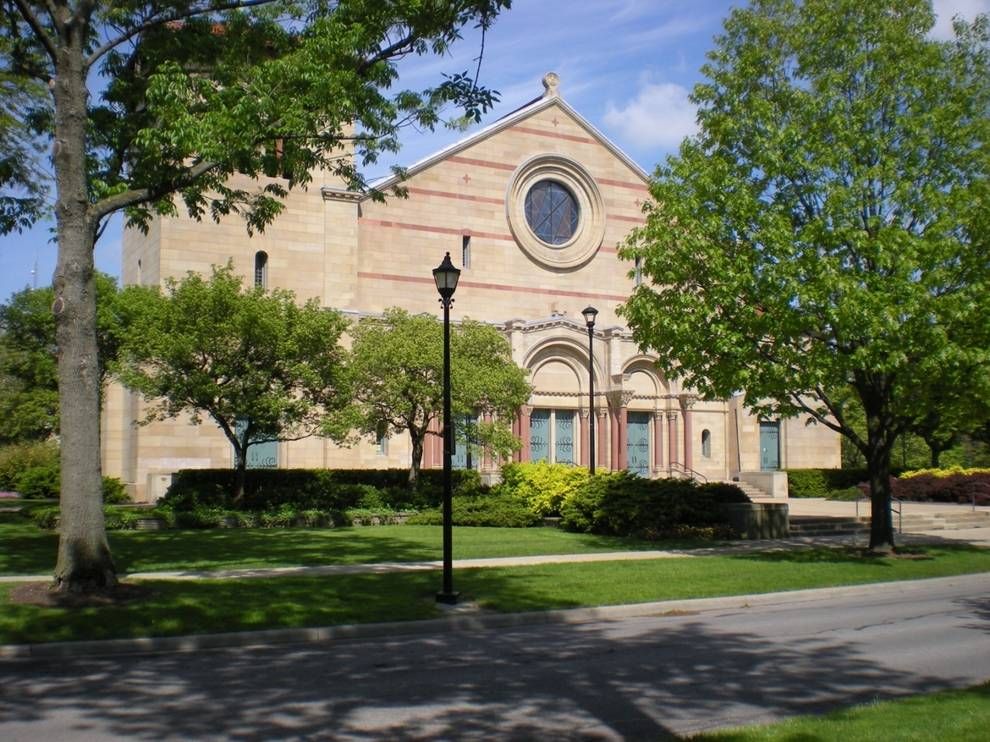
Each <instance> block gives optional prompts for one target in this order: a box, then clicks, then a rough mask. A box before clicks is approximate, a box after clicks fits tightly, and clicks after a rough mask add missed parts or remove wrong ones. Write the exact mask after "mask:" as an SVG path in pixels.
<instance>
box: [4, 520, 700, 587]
mask: <svg viewBox="0 0 990 742" xmlns="http://www.w3.org/2000/svg"><path fill="white" fill-rule="evenodd" d="M0 515H5V516H7V517H6V518H3V519H0V575H13V574H39V575H40V574H49V573H51V572H52V571H53V569H54V567H55V554H56V548H57V543H58V536H57V535H55V534H54V533H52V532H49V531H42V530H40V529H38V528H37V527H35V526H34V525H33V524H32V523H29V522H25V521H24V520H23V519H20V518H15V517H11V516H10V514H0ZM109 539H110V549H111V551H112V552H113V557H114V561H115V562H116V564H117V569H118V570H120V571H121V572H153V571H160V570H182V569H196V570H204V569H205V570H211V569H232V568H252V569H253V568H258V567H290V566H297V565H318V564H364V563H368V562H410V561H427V560H436V559H441V558H442V556H443V555H442V540H441V529H440V528H439V527H437V526H374V527H368V528H313V529H308V528H291V529H282V528H270V529H265V528H243V529H241V528H229V529H228V528H221V529H212V530H202V531H113V532H111V533H110V534H109ZM453 543H454V558H455V559H472V558H477V557H503V556H531V555H536V554H582V553H590V552H605V551H629V550H643V549H657V548H674V547H691V546H698V545H704V546H711V543H710V542H703V543H699V542H663V543H657V542H654V541H638V540H635V539H623V538H612V537H608V536H590V535H587V534H579V533H567V532H565V531H560V530H557V529H555V528H455V529H454V536H453Z"/></svg>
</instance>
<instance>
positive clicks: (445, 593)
mask: <svg viewBox="0 0 990 742" xmlns="http://www.w3.org/2000/svg"><path fill="white" fill-rule="evenodd" d="M460 275H461V272H460V271H459V270H458V269H457V268H455V267H454V264H453V263H451V262H450V253H447V254H446V255H445V256H444V258H443V262H442V263H440V265H438V266H437V267H436V268H434V269H433V280H434V281H436V284H437V291H439V292H440V304H441V305H442V306H443V590H441V591H440V592H439V593H437V602H438V603H450V604H453V603H456V602H457V593H455V592H454V557H453V546H452V544H451V540H452V536H453V529H452V527H451V520H452V515H451V502H450V501H451V486H450V456H451V452H452V451H453V449H454V446H453V443H454V441H453V435H454V429H453V426H451V424H450V305H451V304H453V303H454V291H455V290H456V289H457V279H458V278H459V277H460Z"/></svg>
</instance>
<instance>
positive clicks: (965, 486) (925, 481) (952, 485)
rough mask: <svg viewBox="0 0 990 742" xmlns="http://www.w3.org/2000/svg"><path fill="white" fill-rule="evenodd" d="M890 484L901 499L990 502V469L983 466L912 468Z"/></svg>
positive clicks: (896, 495) (980, 503) (985, 503)
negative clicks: (946, 468)
mask: <svg viewBox="0 0 990 742" xmlns="http://www.w3.org/2000/svg"><path fill="white" fill-rule="evenodd" d="M970 472H971V473H970ZM891 485H892V490H893V495H894V496H895V497H900V498H901V499H902V500H912V501H915V502H952V503H969V502H973V501H974V500H975V501H976V503H977V504H978V505H987V504H990V471H988V470H986V469H983V470H980V469H975V470H973V469H971V470H965V469H957V470H949V471H948V472H941V471H938V470H935V471H932V470H927V471H917V472H911V473H910V476H904V475H901V477H900V478H898V479H895V480H893V482H892V483H891Z"/></svg>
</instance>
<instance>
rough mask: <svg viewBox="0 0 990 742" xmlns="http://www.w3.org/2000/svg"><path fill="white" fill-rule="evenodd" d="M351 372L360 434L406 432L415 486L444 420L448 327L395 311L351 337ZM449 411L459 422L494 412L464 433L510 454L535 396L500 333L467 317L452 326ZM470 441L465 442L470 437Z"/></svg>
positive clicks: (361, 325) (367, 322)
mask: <svg viewBox="0 0 990 742" xmlns="http://www.w3.org/2000/svg"><path fill="white" fill-rule="evenodd" d="M351 334H352V336H353V345H352V348H351V356H352V357H351V372H352V380H353V381H352V383H353V389H354V401H355V405H356V409H357V414H358V420H357V423H356V426H357V428H358V430H359V431H360V432H361V433H363V434H366V435H381V434H382V433H384V434H386V435H389V434H396V433H403V432H407V433H408V434H409V439H410V442H411V444H412V461H411V462H410V467H409V484H410V486H415V484H416V481H417V479H418V477H419V470H420V466H421V464H422V461H423V444H424V442H425V440H426V436H427V435H429V434H434V435H438V433H434V432H432V431H431V430H430V428H431V426H432V424H433V423H434V422H435V421H438V420H441V419H442V417H443V325H442V323H440V322H439V321H438V320H437V319H436V318H435V317H431V316H430V315H426V314H418V315H412V314H409V313H408V312H406V311H404V310H402V309H397V308H392V309H388V310H386V311H385V313H384V316H383V317H381V318H368V319H365V320H363V321H361V322H360V323H358V325H357V326H355V327H354V328H353V330H352V332H351ZM450 376H451V382H450V386H451V412H452V416H453V417H454V418H455V419H457V418H461V419H463V418H464V417H468V416H470V417H471V418H475V417H476V416H477V415H479V414H482V413H491V414H492V416H493V419H492V420H491V421H490V422H482V423H481V424H478V425H477V426H476V428H475V429H474V430H472V431H470V432H469V434H468V435H466V436H464V439H475V440H477V441H479V442H481V443H482V444H483V445H487V446H489V447H492V448H494V449H495V450H496V451H498V452H500V453H505V452H507V451H508V450H511V448H512V446H513V444H514V439H513V438H512V435H511V431H510V430H509V428H508V426H509V423H510V421H511V420H512V419H513V417H515V415H516V411H517V410H518V408H519V406H520V405H522V404H525V402H526V400H527V399H528V398H529V394H530V391H531V390H530V386H529V384H528V383H527V382H526V373H525V371H523V370H522V369H520V368H519V367H518V366H516V364H515V363H514V362H513V361H512V349H511V348H510V347H509V343H508V341H507V340H506V339H505V337H503V336H502V335H501V334H500V333H499V332H498V330H496V329H495V328H494V327H492V326H490V325H485V324H482V323H480V322H473V321H471V320H464V321H463V322H461V323H460V324H457V325H453V326H452V327H451V336H450ZM464 442H465V443H467V440H464Z"/></svg>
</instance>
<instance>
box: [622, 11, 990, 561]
mask: <svg viewBox="0 0 990 742" xmlns="http://www.w3.org/2000/svg"><path fill="white" fill-rule="evenodd" d="M933 20H934V19H933V15H932V11H931V7H930V6H929V4H928V3H927V2H923V0H896V1H894V0H886V1H885V0H879V1H877V2H869V3H864V2H861V1H860V0H806V1H805V2H801V3H798V2H794V0H755V2H753V3H752V4H751V6H750V7H748V8H746V9H741V10H736V11H734V12H733V13H732V14H731V15H730V17H729V18H728V19H727V21H726V23H725V30H724V33H723V34H722V35H721V36H719V37H718V38H717V39H716V44H715V49H714V50H713V51H712V52H711V53H710V54H709V62H708V63H707V64H706V65H705V67H704V68H703V72H704V74H705V76H706V77H707V82H704V83H702V84H699V85H698V86H696V88H695V89H694V92H693V100H694V102H695V103H696V104H697V105H698V122H699V125H700V133H699V134H698V135H697V136H696V137H694V138H692V139H689V140H687V141H685V142H684V143H683V144H682V146H681V149H680V152H679V154H678V155H677V156H673V157H670V158H668V160H667V163H666V164H665V165H663V166H661V167H660V168H658V170H657V173H656V176H655V179H654V182H653V185H652V189H651V192H652V196H653V203H652V204H651V205H650V206H648V207H647V209H646V215H647V223H646V225H645V226H644V227H642V228H641V229H638V230H636V231H635V232H634V233H633V234H632V235H631V237H630V239H629V241H628V243H627V244H626V245H625V246H624V247H623V248H622V249H621V251H620V254H621V255H622V257H624V258H626V259H632V258H640V259H641V261H642V269H643V273H644V275H645V276H646V277H648V278H649V279H650V280H648V281H645V282H644V283H643V284H642V285H641V286H639V287H638V288H637V289H636V290H635V292H634V293H633V295H632V297H631V298H630V300H629V301H628V302H627V303H626V305H625V306H624V308H623V309H622V314H623V315H624V316H625V317H626V318H627V319H628V321H629V324H630V326H631V327H632V328H633V333H634V336H635V338H636V340H637V341H638V342H639V344H640V345H641V346H642V347H644V348H651V349H653V350H654V351H655V352H656V354H657V355H658V357H659V359H660V364H661V366H663V367H664V368H665V370H666V371H668V372H669V373H675V374H679V375H682V376H683V377H684V378H685V379H686V381H687V383H688V384H690V385H693V386H695V387H697V388H698V389H699V390H701V391H702V392H703V393H706V394H712V395H717V396H728V395H730V394H732V393H734V392H736V391H738V390H741V389H744V390H746V392H747V397H746V402H747V404H748V406H750V407H751V408H752V409H754V410H756V411H757V412H759V413H761V414H768V415H773V414H784V415H789V414H794V413H798V412H805V413H809V414H810V415H811V416H812V417H813V418H814V419H815V420H817V421H818V422H820V423H822V424H824V425H827V426H829V427H831V428H833V429H835V430H837V431H839V432H841V433H843V434H844V435H846V436H848V437H849V438H850V440H852V441H853V443H855V445H856V446H857V447H858V448H859V449H860V450H861V451H862V453H863V455H864V456H865V457H866V459H867V463H868V466H869V468H870V471H871V480H872V481H873V482H874V514H873V515H874V526H875V527H876V525H877V522H878V520H881V521H884V520H885V524H884V523H881V527H882V529H883V530H884V533H883V534H878V532H876V531H874V533H873V534H871V545H875V543H876V540H877V538H880V539H881V540H884V539H885V540H887V541H888V542H891V543H892V541H891V539H892V535H891V534H892V531H891V530H890V521H889V513H888V514H887V516H886V518H882V517H881V516H882V513H881V512H880V511H879V510H878V508H881V502H882V501H883V500H884V499H885V496H886V495H887V494H889V490H888V488H887V485H886V476H885V472H886V471H887V469H888V468H889V457H890V447H891V445H892V444H893V441H894V439H895V438H896V436H897V434H898V433H900V432H901V431H903V430H904V429H905V428H906V427H907V426H908V425H909V424H910V422H911V421H912V420H913V419H914V418H915V417H916V416H917V415H918V414H919V412H924V410H925V409H926V407H928V406H932V405H937V404H938V402H937V400H936V398H935V396H934V395H932V394H931V390H932V387H933V385H936V384H938V385H944V386H946V387H954V388H956V389H961V388H963V387H965V386H966V385H973V384H976V385H981V384H985V383H986V375H987V369H988V367H990V323H988V322H987V321H986V318H987V317H988V316H990V246H988V244H987V234H988V231H987V227H988V224H990V220H988V214H990V191H988V188H990V178H988V175H990V65H988V38H990V36H988V23H987V18H986V17H980V18H979V19H978V20H977V21H975V22H974V23H973V24H972V25H969V26H967V25H965V24H963V23H958V24H957V27H956V34H957V35H956V39H955V40H954V41H952V42H948V43H942V42H936V41H933V40H931V39H930V38H929V37H928V32H929V30H930V29H931V27H932V25H933ZM843 388H846V389H848V390H849V391H850V392H851V393H852V395H853V397H854V398H856V399H857V400H858V401H859V403H861V405H862V409H863V411H864V413H865V416H866V422H867V426H866V427H867V431H866V436H865V437H864V436H863V435H861V434H860V433H859V432H857V430H856V429H855V427H854V426H852V425H850V424H848V422H847V420H846V407H845V404H844V403H843V399H844V396H843V395H842V394H841V391H842V389H843ZM845 398H848V396H846V397H845Z"/></svg>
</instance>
